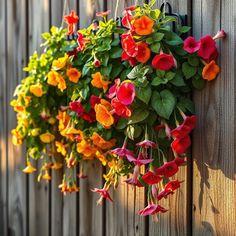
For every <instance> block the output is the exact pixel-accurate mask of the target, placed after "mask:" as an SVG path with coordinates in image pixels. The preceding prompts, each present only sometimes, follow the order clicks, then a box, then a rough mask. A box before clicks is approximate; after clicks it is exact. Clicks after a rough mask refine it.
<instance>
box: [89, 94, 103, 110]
mask: <svg viewBox="0 0 236 236" xmlns="http://www.w3.org/2000/svg"><path fill="white" fill-rule="evenodd" d="M100 101H101V98H100V97H98V96H95V95H92V96H91V97H90V100H89V103H90V105H91V107H92V108H94V107H95V105H96V104H99V103H100Z"/></svg>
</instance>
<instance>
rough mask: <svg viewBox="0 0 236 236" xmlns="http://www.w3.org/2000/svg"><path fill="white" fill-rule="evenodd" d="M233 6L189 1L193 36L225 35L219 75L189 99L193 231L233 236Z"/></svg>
mask: <svg viewBox="0 0 236 236" xmlns="http://www.w3.org/2000/svg"><path fill="white" fill-rule="evenodd" d="M235 9H236V2H235V1H233V0H231V1H227V3H226V2H224V1H220V0H217V1H213V0H202V1H193V19H195V21H193V29H194V31H193V32H194V35H195V36H196V37H197V38H199V37H200V36H201V35H205V34H212V35H214V34H215V33H216V32H217V31H218V30H219V29H220V28H223V29H224V30H225V31H226V32H227V33H228V37H227V39H225V40H224V41H222V42H221V43H220V57H219V60H218V63H219V64H220V67H221V74H220V76H219V77H218V78H217V80H216V81H213V82H211V83H210V82H209V83H208V84H207V87H206V89H204V91H202V92H196V93H195V97H194V98H195V101H196V105H197V106H196V108H197V113H198V115H199V122H198V129H197V130H196V132H195V134H194V146H193V157H194V175H193V204H194V205H193V235H235V229H236V226H235V222H236V202H235V194H236V185H235V171H236V161H235V75H236V73H235V66H234V65H235V62H236V60H235V49H236V48H235V33H236V29H235V18H236V11H235Z"/></svg>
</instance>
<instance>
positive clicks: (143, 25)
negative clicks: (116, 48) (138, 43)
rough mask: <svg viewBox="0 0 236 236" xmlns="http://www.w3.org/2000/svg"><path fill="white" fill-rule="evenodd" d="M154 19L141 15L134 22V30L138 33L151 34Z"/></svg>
mask: <svg viewBox="0 0 236 236" xmlns="http://www.w3.org/2000/svg"><path fill="white" fill-rule="evenodd" d="M153 25H154V21H153V20H152V19H150V18H149V17H148V16H141V17H139V18H138V19H136V20H135V21H134V23H133V27H134V31H135V33H136V34H138V35H149V34H151V33H152V30H153Z"/></svg>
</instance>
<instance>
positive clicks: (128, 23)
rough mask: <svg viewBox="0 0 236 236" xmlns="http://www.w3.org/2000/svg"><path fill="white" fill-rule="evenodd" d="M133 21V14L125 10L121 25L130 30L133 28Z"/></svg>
mask: <svg viewBox="0 0 236 236" xmlns="http://www.w3.org/2000/svg"><path fill="white" fill-rule="evenodd" d="M132 20H133V16H132V14H131V11H130V10H125V11H124V16H123V18H122V20H121V23H122V25H123V26H124V27H126V28H128V29H130V28H132V25H131V21H132Z"/></svg>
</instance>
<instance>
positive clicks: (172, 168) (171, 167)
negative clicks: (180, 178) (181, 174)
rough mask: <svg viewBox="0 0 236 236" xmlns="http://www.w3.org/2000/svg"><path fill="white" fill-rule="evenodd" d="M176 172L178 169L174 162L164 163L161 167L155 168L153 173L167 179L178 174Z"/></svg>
mask: <svg viewBox="0 0 236 236" xmlns="http://www.w3.org/2000/svg"><path fill="white" fill-rule="evenodd" d="M178 170H179V167H178V165H177V164H176V163H175V161H169V162H167V163H165V164H164V165H163V166H161V167H159V168H157V169H156V170H155V172H156V174H158V175H164V176H165V177H167V178H169V177H171V176H173V175H175V174H176V173H177V172H178Z"/></svg>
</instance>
